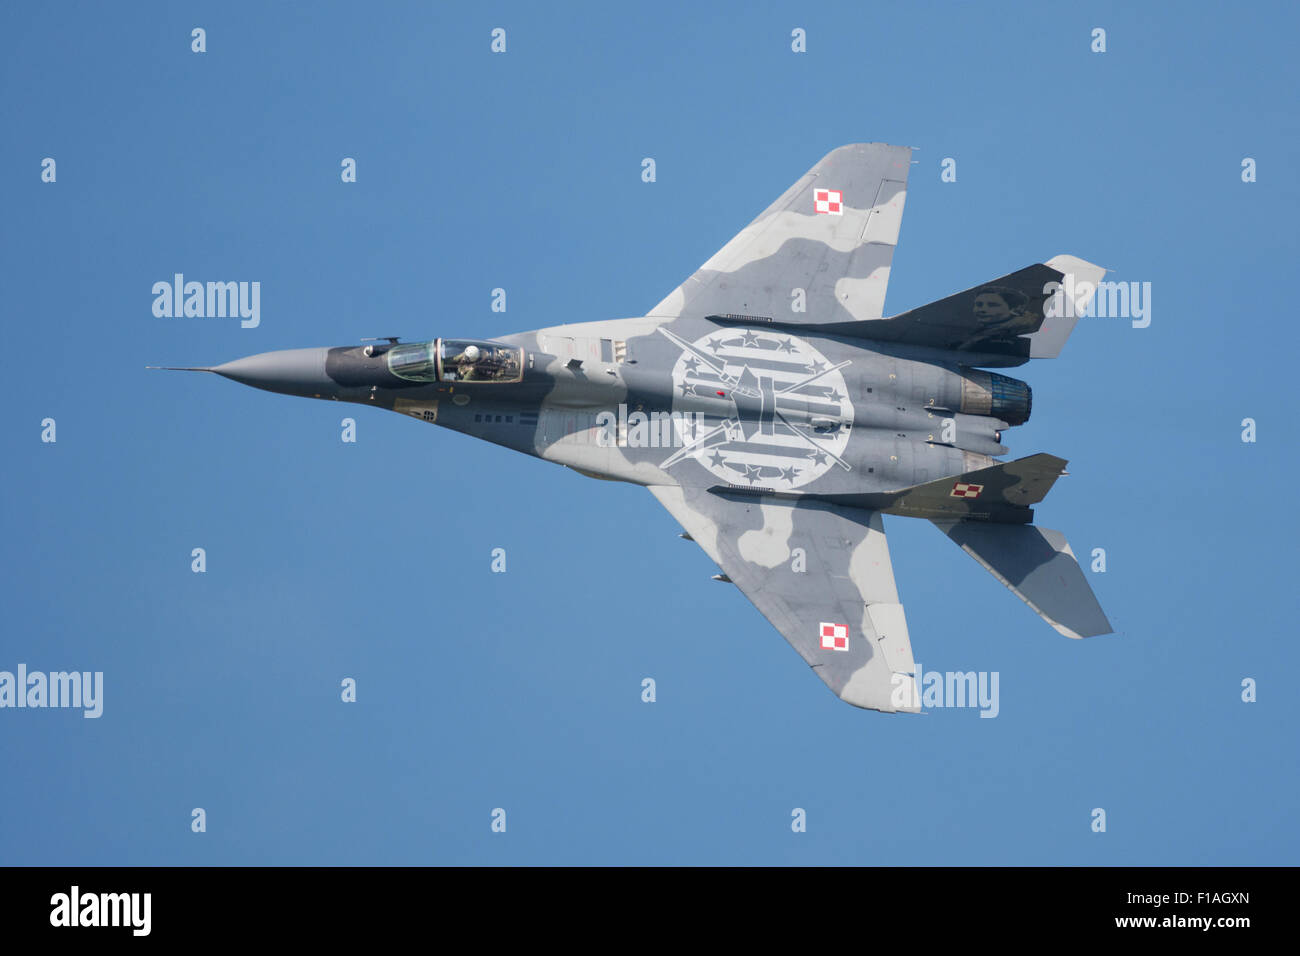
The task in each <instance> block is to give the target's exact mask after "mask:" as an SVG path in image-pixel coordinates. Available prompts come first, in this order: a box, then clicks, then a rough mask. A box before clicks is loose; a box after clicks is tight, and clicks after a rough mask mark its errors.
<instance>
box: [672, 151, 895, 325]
mask: <svg viewBox="0 0 1300 956" xmlns="http://www.w3.org/2000/svg"><path fill="white" fill-rule="evenodd" d="M911 164H912V150H911V148H910V147H907V146H887V145H885V144H883V143H852V144H850V145H847V146H841V147H839V148H838V149H834V150H831V151H830V152H829V153H827V154H826V155H825V156H824V157H822V159H821V161H820V162H818V163H817V165H815V166H814V167H813V168H812V169H810V170H808V172H806V173H804V175H803V176H802V177H801V178H800V179H799V180H798V181H797V182H796V183H795V184H794V185H793V186H791V187H790V188H789V189H787V190H786V191H785V192H784V193H783V194H782V195H781V197H780V198H779V199H777V200H776V202H774V203H772V205H771V206H769V207H768V208H767V209H766V210H765V211H764V212H762V213H761V214H760V215H759V216H758V217H757V218H756V219H755V220H754V221H753V222H751V223H750V224H749V225H748V226H746V227H745V228H744V229H742V230H741V231H740V232H739V233H738V234H737V235H736V236H735V237H734V238H732V240H731V241H730V242H728V243H727V244H726V245H725V246H723V247H722V248H721V249H720V250H718V252H716V253H715V254H714V255H713V257H712V258H711V259H709V261H708V262H706V263H704V265H702V266H700V268H699V269H698V270H697V271H696V272H695V273H694V274H693V275H692V276H691V277H690V278H688V279H687V280H686V281H685V282H683V283H682V284H681V285H680V286H678V288H676V289H675V290H673V292H672V293H670V294H669V295H668V297H667V298H665V299H664V300H663V301H662V302H660V303H659V304H658V305H657V306H655V307H654V308H653V309H651V310H650V312H648V313H647V315H651V316H658V317H664V318H677V317H678V316H682V315H692V316H705V315H711V314H719V315H726V314H736V313H742V314H745V315H750V316H764V317H766V318H769V319H775V320H776V321H779V322H795V323H799V322H804V321H814V320H815V321H818V322H848V321H852V320H856V319H878V318H880V316H881V315H882V314H883V307H884V304H885V290H886V287H887V286H888V285H889V268H890V264H891V262H892V261H893V258H894V247H895V245H897V243H898V230H899V226H900V225H901V223H902V220H903V203H904V201H905V199H906V196H907V174H908V173H909V172H910V170H911V168H912V166H911ZM800 291H801V292H802V295H800V294H799V292H800Z"/></svg>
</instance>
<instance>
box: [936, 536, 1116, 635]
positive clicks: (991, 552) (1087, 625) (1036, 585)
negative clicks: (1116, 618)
mask: <svg viewBox="0 0 1300 956" xmlns="http://www.w3.org/2000/svg"><path fill="white" fill-rule="evenodd" d="M934 524H935V526H936V527H937V528H938V529H939V530H940V531H942V532H943V533H944V534H946V535H947V536H948V537H949V538H951V539H952V540H953V541H954V542H955V543H956V544H957V545H958V546H959V547H960V548H961V549H962V550H963V551H965V552H966V553H967V554H969V555H970V556H971V557H972V558H974V559H975V560H976V561H978V562H979V563H980V564H982V565H983V566H984V567H985V569H986V570H987V571H988V572H989V573H990V574H992V575H993V576H994V577H995V578H997V579H998V580H999V581H1001V582H1002V583H1003V584H1005V585H1006V586H1007V587H1008V588H1010V589H1011V590H1012V592H1013V593H1014V594H1015V595H1016V597H1018V598H1020V600H1022V601H1024V602H1025V603H1026V604H1028V605H1029V606H1030V607H1031V608H1033V609H1034V611H1035V612H1036V613H1037V614H1038V615H1039V617H1041V618H1042V619H1043V620H1045V621H1046V622H1047V623H1048V624H1050V625H1052V627H1054V628H1055V629H1056V630H1057V632H1058V633H1060V634H1062V635H1064V636H1065V637H1074V638H1080V637H1095V636H1096V635H1098V634H1109V633H1111V626H1110V621H1108V620H1107V619H1106V614H1105V612H1104V611H1102V609H1101V605H1100V604H1098V603H1097V597H1096V595H1094V594H1093V593H1092V588H1091V587H1089V586H1088V581H1087V578H1085V577H1084V574H1083V569H1082V568H1080V567H1079V562H1078V561H1076V560H1075V558H1074V552H1073V551H1071V550H1070V545H1069V543H1068V542H1067V541H1066V540H1065V535H1063V534H1061V532H1059V531H1053V530H1052V529H1050V528H1039V527H1037V526H1035V525H1007V524H989V523H988V522H984V521H935V522H934Z"/></svg>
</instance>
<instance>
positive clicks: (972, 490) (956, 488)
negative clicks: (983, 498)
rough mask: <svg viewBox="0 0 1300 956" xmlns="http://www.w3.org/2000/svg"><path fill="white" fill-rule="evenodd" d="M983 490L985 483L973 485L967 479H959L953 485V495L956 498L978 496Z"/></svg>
mask: <svg viewBox="0 0 1300 956" xmlns="http://www.w3.org/2000/svg"><path fill="white" fill-rule="evenodd" d="M983 490H984V486H983V485H973V484H969V483H968V482H965V481H959V482H957V483H956V484H954V485H953V486H952V496H953V497H954V498H978V497H979V496H980V492H981V491H983Z"/></svg>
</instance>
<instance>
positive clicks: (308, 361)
mask: <svg viewBox="0 0 1300 956" xmlns="http://www.w3.org/2000/svg"><path fill="white" fill-rule="evenodd" d="M328 353H329V349H327V348H318V349H285V350H283V351H279V352H261V353H259V354H257V355H250V356H248V357H247V358H241V359H235V360H234V361H233V362H226V363H225V364H224V365H218V366H216V367H215V368H213V369H212V371H214V372H216V373H217V374H218V375H223V376H225V377H226V378H228V379H230V380H232V381H235V382H239V383H241V384H243V385H251V386H253V387H254V388H264V389H266V390H267V391H269V392H283V393H285V394H288V395H305V396H308V397H315V396H317V395H325V394H327V393H330V392H333V390H334V382H333V380H332V379H331V378H330V377H329V376H328V375H326V374H325V356H326V355H327V354H328Z"/></svg>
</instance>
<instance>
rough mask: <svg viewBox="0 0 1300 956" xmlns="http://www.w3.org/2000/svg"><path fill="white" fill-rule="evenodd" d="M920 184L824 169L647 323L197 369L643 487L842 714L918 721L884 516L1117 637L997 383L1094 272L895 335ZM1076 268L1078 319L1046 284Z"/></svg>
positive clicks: (995, 288)
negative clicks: (1013, 454) (909, 201)
mask: <svg viewBox="0 0 1300 956" xmlns="http://www.w3.org/2000/svg"><path fill="white" fill-rule="evenodd" d="M910 168H911V150H910V149H909V148H907V147H901V146H887V145H883V144H877V143H868V144H854V145H848V146H842V147H840V148H838V149H835V150H833V151H832V152H830V153H828V154H827V155H826V156H825V157H824V158H823V159H822V160H821V161H820V162H819V163H817V165H815V166H814V167H813V168H812V169H810V170H809V171H808V172H807V173H806V174H804V176H802V177H801V178H800V179H799V180H798V181H797V182H795V184H794V185H793V186H791V187H790V188H789V189H788V190H787V191H786V192H785V193H784V194H783V195H782V196H781V197H780V198H779V199H777V200H776V202H774V203H773V204H772V205H771V206H769V207H768V208H767V209H766V210H765V211H764V212H763V213H762V214H760V215H759V216H758V217H757V218H756V219H755V220H754V221H753V222H751V223H750V224H749V225H748V226H746V227H745V229H744V230H742V231H741V232H740V233H739V234H738V235H737V236H736V237H735V238H733V239H732V240H731V241H730V242H728V243H727V244H726V246H724V247H723V248H722V249H721V250H720V251H719V252H718V253H717V254H716V255H714V256H713V257H712V258H711V259H710V260H709V261H708V262H706V263H705V264H704V265H703V266H701V267H700V269H699V270H698V271H697V272H696V273H694V274H693V275H692V276H690V277H689V278H687V279H686V281H685V282H683V283H682V285H681V286H679V287H678V288H677V289H675V290H673V291H672V292H671V293H669V295H668V296H666V297H665V298H664V300H663V301H662V302H660V303H659V304H658V305H656V306H655V307H654V308H652V309H651V310H650V311H649V312H648V313H647V314H646V315H645V316H642V317H638V318H627V319H617V320H608V321H597V322H585V323H580V324H572V325H560V326H555V327H552V328H545V329H538V330H536V331H532V332H525V333H520V334H516V335H505V336H501V337H500V338H498V339H495V340H493V341H492V342H481V343H477V344H476V345H474V346H473V348H472V349H471V348H470V347H468V346H467V345H466V344H465V343H464V342H461V341H460V340H456V341H452V340H435V342H434V343H430V350H429V353H428V354H429V356H431V357H430V358H429V360H428V361H427V362H425V363H424V364H423V365H421V364H419V363H420V361H421V356H422V354H423V353H420V352H418V350H417V351H416V352H415V353H410V351H409V350H410V348H411V346H410V345H408V343H400V344H382V345H371V346H366V347H360V346H358V347H345V348H333V349H296V350H291V351H287V352H269V353H263V354H261V355H255V356H250V357H248V358H245V359H238V360H236V361H233V362H229V363H226V364H225V365H220V366H216V367H213V368H205V369H201V370H202V371H212V372H216V373H217V374H220V375H223V376H225V377H227V378H231V379H234V380H236V381H239V382H243V383H245V384H249V385H254V386H256V387H260V388H265V389H268V390H271V391H277V392H285V393H289V394H295V395H304V396H308V397H314V398H329V399H336V400H341V401H350V402H357V403H360V404H365V405H374V406H377V407H380V408H385V409H389V410H392V411H397V412H400V413H402V414H406V415H411V416H413V417H416V418H419V419H421V420H423V421H428V422H431V423H434V424H437V425H440V426H442V427H444V428H449V429H452V430H453V431H458V432H462V433H464V434H466V435H470V436H472V437H474V438H479V439H482V440H484V441H489V442H493V443H495V444H498V445H503V446H505V447H507V448H512V449H514V450H516V451H520V452H523V453H525V454H528V455H533V456H536V457H539V458H542V459H545V460H547V461H552V462H555V463H557V464H561V465H565V466H567V467H569V468H572V469H574V470H576V471H578V472H581V473H582V474H584V475H588V476H591V477H597V478H604V479H612V480H617V481H626V482H631V483H634V484H639V485H644V486H646V487H647V488H648V489H649V491H650V493H651V494H653V495H654V497H655V498H656V499H657V500H658V501H659V502H660V504H662V505H663V506H664V507H665V508H666V509H667V510H668V511H669V512H670V513H671V514H672V515H673V517H674V518H675V519H676V520H677V521H678V523H679V524H680V525H681V526H682V528H683V529H684V531H685V533H686V534H687V535H688V536H689V537H690V538H691V539H693V540H694V541H695V542H696V543H697V544H699V546H700V547H701V548H702V549H703V550H704V551H705V553H706V554H707V555H708V556H709V558H710V559H711V560H713V561H714V562H715V563H716V564H717V565H718V567H719V568H720V569H721V572H722V577H723V579H724V580H730V581H731V582H733V583H734V584H735V585H736V586H737V587H738V588H739V589H740V591H741V592H742V593H743V594H744V595H745V596H746V597H747V598H749V600H750V601H751V602H753V604H754V605H755V606H756V607H757V608H758V610H759V611H760V612H761V613H762V614H763V615H764V616H765V617H767V619H768V620H769V621H771V622H772V624H773V625H774V626H775V627H776V628H777V630H779V631H780V632H781V634H782V635H783V636H784V637H785V639H786V640H787V641H788V642H789V643H790V645H791V646H792V647H793V648H794V649H795V651H796V652H797V653H798V654H799V656H800V657H802V658H803V660H804V661H805V662H806V663H807V664H808V665H809V666H810V667H811V668H812V669H813V671H814V672H815V673H816V674H817V676H818V677H820V678H821V679H822V680H823V681H824V682H825V683H826V684H827V685H828V686H829V687H830V688H831V690H832V691H834V692H835V694H836V695H838V696H839V697H840V698H842V699H843V700H845V701H847V702H848V703H851V704H854V705H856V706H858V707H864V708H869V709H873V710H879V711H886V712H892V711H908V712H915V711H916V710H917V709H918V706H917V704H916V701H918V700H919V699H920V697H919V694H917V693H916V689H915V684H914V675H915V669H916V668H915V664H914V661H913V656H912V649H911V641H910V637H909V635H908V631H907V622H906V618H905V615H904V612H903V607H902V604H901V603H900V601H899V596H898V592H897V588H896V586H895V583H894V575H893V570H892V566H891V563H890V558H889V548H888V544H887V541H886V537H885V531H884V526H883V522H882V515H883V514H895V515H906V516H911V517H920V518H926V519H928V520H931V521H933V522H934V523H935V525H936V526H937V527H939V529H940V530H941V531H943V533H944V534H945V535H947V536H948V537H949V538H951V539H952V540H953V541H954V542H955V543H956V544H957V545H958V546H960V547H961V548H962V549H963V550H965V551H966V552H967V553H969V554H970V555H971V556H972V557H974V558H975V560H977V561H978V562H979V563H980V564H981V565H983V566H984V567H985V568H987V569H988V570H989V571H990V573H992V574H993V575H994V576H995V577H996V578H998V580H1000V581H1002V583H1003V584H1005V585H1006V586H1007V587H1008V588H1010V589H1011V590H1012V591H1013V593H1015V594H1016V595H1017V596H1018V597H1020V598H1021V600H1023V601H1024V602H1025V603H1026V604H1028V605H1029V606H1030V607H1031V608H1032V609H1033V610H1034V611H1035V612H1036V613H1038V614H1039V615H1040V616H1042V617H1043V618H1044V620H1046V621H1047V622H1048V623H1049V624H1050V625H1051V626H1052V627H1054V628H1055V629H1056V630H1057V631H1058V632H1059V633H1061V634H1063V635H1065V636H1068V637H1075V638H1078V637H1088V636H1092V635H1097V634H1104V633H1109V632H1110V624H1109V622H1108V621H1107V619H1106V616H1105V614H1104V613H1103V612H1102V610H1101V608H1100V606H1099V605H1098V603H1097V600H1096V598H1095V597H1094V595H1093V593H1092V591H1091V589H1090V588H1089V586H1088V583H1087V580H1086V579H1085V577H1084V575H1083V572H1082V570H1081V569H1080V568H1079V566H1078V564H1077V562H1076V561H1075V558H1074V555H1073V553H1072V552H1071V550H1070V548H1069V545H1068V544H1067V543H1066V540H1065V538H1064V537H1063V536H1062V535H1061V534H1060V533H1058V532H1056V531H1051V530H1049V529H1043V528H1038V527H1035V526H1033V525H1032V524H1031V521H1032V517H1033V511H1032V507H1031V506H1032V505H1034V504H1037V503H1038V502H1039V501H1041V500H1042V498H1043V497H1044V496H1045V495H1046V494H1047V492H1048V490H1050V488H1051V487H1052V484H1053V482H1055V480H1056V478H1057V477H1059V476H1060V475H1062V474H1064V473H1065V472H1064V469H1065V464H1066V462H1065V461H1064V460H1062V459H1060V458H1056V457H1054V456H1051V455H1045V454H1039V455H1033V456H1030V457H1028V458H1022V459H1019V460H1015V461H1010V462H999V461H998V460H997V458H998V457H999V456H1002V455H1004V454H1005V453H1006V452H1007V448H1006V447H1005V446H1004V445H1003V444H1002V437H1003V432H1004V431H1005V430H1006V429H1008V428H1011V427H1014V426H1015V425H1017V424H1020V423H1021V422H1023V421H1024V420H1026V419H1027V418H1028V416H1029V412H1030V407H1031V401H1032V398H1031V394H1030V390H1029V388H1028V386H1027V385H1025V384H1024V383H1023V382H1020V381H1018V380H1016V379H1013V378H1010V377H1008V376H1006V375H1003V374H1001V373H998V372H990V371H987V369H992V368H1006V367H1013V366H1016V365H1020V364H1023V363H1025V362H1027V361H1029V360H1030V359H1032V358H1040V357H1054V356H1056V355H1057V354H1059V351H1060V349H1061V347H1062V346H1063V344H1064V342H1065V340H1066V338H1067V337H1068V336H1069V334H1070V331H1071V329H1072V328H1073V325H1074V319H1073V318H1072V317H1071V316H1073V315H1077V314H1078V312H1079V310H1080V309H1081V308H1082V306H1083V305H1084V304H1085V302H1086V300H1087V298H1088V296H1089V295H1090V292H1089V287H1090V286H1091V287H1092V288H1095V284H1096V282H1097V281H1099V280H1100V278H1101V276H1102V275H1103V274H1104V270H1102V269H1100V268H1099V267H1097V266H1094V265H1092V264H1090V263H1087V262H1084V261H1083V260H1081V259H1077V258H1074V257H1071V256H1057V257H1056V258H1054V259H1051V260H1048V262H1046V263H1043V264H1035V265H1031V266H1029V267H1027V268H1025V269H1021V270H1019V271H1017V272H1013V273H1010V274H1009V275H1006V276H1003V277H1000V278H997V279H993V280H991V281H990V282H988V283H984V284H983V285H981V286H977V287H975V288H972V289H968V290H965V291H964V292H959V293H957V294H955V295H952V296H948V297H947V298H944V299H940V300H938V301H936V302H934V303H931V304H930V305H927V306H922V307H920V308H918V309H913V310H911V311H909V312H905V313H902V314H900V315H897V316H894V317H892V318H883V317H882V316H883V306H884V299H885V291H886V288H887V285H888V281H889V270H890V264H891V261H892V259H893V252H894V247H895V245H896V243H897V241H898V233H899V226H900V224H901V221H902V213H903V205H904V201H905V198H906V189H907V178H908V172H909V170H910ZM1067 275H1068V276H1069V279H1070V281H1069V282H1068V283H1064V284H1065V288H1066V289H1076V290H1082V291H1081V292H1078V293H1077V296H1076V298H1075V300H1074V302H1073V303H1072V304H1073V305H1074V307H1075V308H1074V309H1073V310H1071V309H1062V308H1060V301H1061V300H1060V298H1059V297H1058V298H1057V300H1056V303H1057V304H1056V305H1055V306H1053V304H1052V299H1051V297H1049V295H1048V294H1047V292H1046V291H1045V290H1046V289H1047V288H1048V287H1049V284H1050V283H1053V282H1063V280H1065V279H1066V277H1067ZM800 307H802V310H801V311H799V310H798V309H800ZM400 349H407V350H408V351H407V352H399V351H398V350H400ZM512 349H518V350H521V351H519V352H517V353H516V352H513V351H511V350H512ZM494 350H499V351H494ZM453 353H455V354H454V355H453ZM411 354H414V359H411V361H413V362H415V363H416V364H415V365H399V364H397V363H398V358H399V356H402V358H401V361H402V362H407V361H408V358H409V355H411ZM475 356H478V357H479V358H478V361H479V362H482V363H486V364H483V365H482V366H481V368H480V367H476V366H475V364H474V363H475V358H474V357H475ZM485 356H486V357H485ZM502 356H504V359H502ZM511 356H518V364H519V368H518V369H516V368H515V365H514V361H515V359H513V358H511ZM489 360H490V361H489ZM491 362H495V363H496V364H491ZM457 363H459V364H457ZM503 363H504V364H503ZM417 366H418V371H416V372H414V373H412V372H410V369H412V368H417ZM394 369H398V370H403V371H404V373H405V374H415V375H425V376H429V379H428V380H424V381H413V380H410V379H406V378H402V377H400V376H399V375H398V374H397V371H395V370H394ZM484 369H486V372H484V371H483V370H484ZM482 374H490V375H495V376H498V377H499V379H500V380H495V381H486V380H476V379H475V377H474V376H476V375H482ZM516 374H517V375H518V380H507V379H513V378H514V377H515V375H516ZM448 375H450V377H444V376H448ZM722 599H725V598H722Z"/></svg>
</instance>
